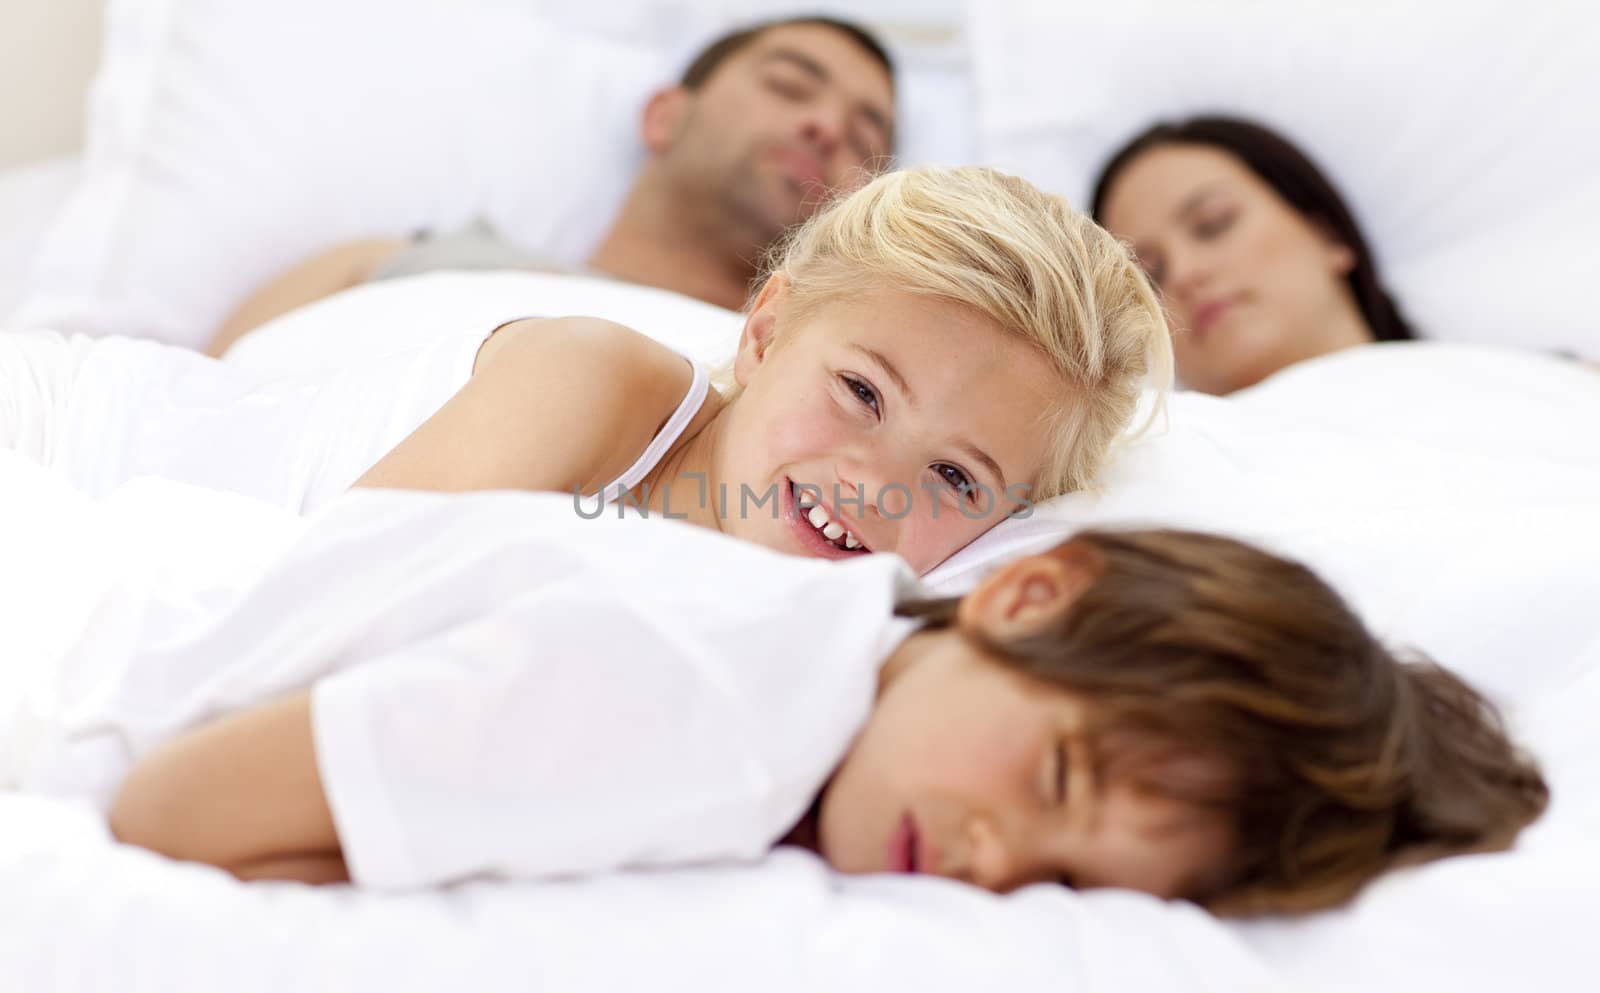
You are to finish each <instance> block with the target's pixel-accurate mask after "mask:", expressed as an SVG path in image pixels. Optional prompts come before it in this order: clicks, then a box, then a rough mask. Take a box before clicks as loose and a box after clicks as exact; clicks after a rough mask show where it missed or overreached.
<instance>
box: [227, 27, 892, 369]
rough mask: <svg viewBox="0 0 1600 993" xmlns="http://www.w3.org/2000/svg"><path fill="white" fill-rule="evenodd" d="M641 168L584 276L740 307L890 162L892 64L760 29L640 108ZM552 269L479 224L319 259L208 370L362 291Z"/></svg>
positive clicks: (268, 296)
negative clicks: (831, 199) (397, 283)
mask: <svg viewBox="0 0 1600 993" xmlns="http://www.w3.org/2000/svg"><path fill="white" fill-rule="evenodd" d="M639 135H640V138H641V140H642V141H643V143H644V145H645V148H646V149H647V151H648V158H647V160H646V161H645V164H644V166H643V167H642V168H641V169H640V170H639V174H638V176H637V177H636V178H635V180H634V183H633V186H632V188H631V189H630V190H629V192H628V196H627V199H626V200H625V201H624V202H623V204H622V207H621V209H620V211H619V212H618V214H617V217H616V219H615V220H614V221H613V223H612V225H611V227H610V229H609V230H608V231H607V232H606V234H605V236H604V237H603V238H602V239H601V240H600V243H599V245H598V246H597V247H596V248H595V249H594V251H593V252H592V253H591V254H590V256H589V258H588V259H587V260H586V262H585V263H584V266H583V269H584V271H586V272H588V273H590V274H594V275H602V276H608V277H613V278H616V279H621V280H627V281H629V282H633V283H638V284H641V285H645V286H655V287H661V288H663V289H668V290H673V291H675V292H678V293H682V294H685V295H687V296H691V297H696V298H698V299H701V300H705V301H707V302H708V303H713V304H717V305H718V306H721V307H726V308H728V309H730V310H738V309H739V308H741V307H743V306H744V304H745V301H746V298H747V296H748V294H749V290H750V283H751V280H752V279H754V278H755V276H756V274H757V272H758V270H759V268H760V265H761V261H762V258H763V257H764V255H765V254H766V252H767V250H768V249H769V248H770V247H771V246H772V245H773V244H775V243H776V242H777V241H778V240H779V239H780V238H781V237H782V236H783V234H784V233H785V232H786V231H787V230H788V229H789V228H790V227H792V226H793V225H795V224H797V223H799V222H800V221H803V220H805V219H806V218H807V217H809V216H811V214H812V213H814V212H815V211H816V209H817V208H818V207H819V206H820V205H821V204H822V203H823V202H824V201H825V200H826V199H827V195H828V194H829V193H831V192H834V191H838V190H851V189H854V188H856V187H858V186H861V185H862V184H864V183H865V182H866V181H867V180H868V179H870V178H871V176H872V174H873V173H874V171H876V170H878V169H881V168H882V167H883V166H885V165H886V164H887V163H888V160H889V156H890V155H891V153H892V152H893V149H894V78H893V65H892V63H891V62H890V60H889V56H888V54H887V53H886V52H885V51H884V49H883V47H882V46H881V45H880V44H879V43H878V42H877V41H876V40H875V39H874V38H873V37H872V36H871V35H869V34H867V33H866V32H865V31H864V30H862V29H861V28H859V27H856V26H855V25H852V24H848V23H845V22H843V21H837V20H833V19H830V18H809V17H807V18H790V19H784V20H778V21H770V22H766V23H763V24H759V25H757V26H755V27H752V28H747V29H745V30H742V31H739V32H736V33H734V34H731V35H727V36H725V37H723V38H721V39H719V40H718V41H716V42H714V43H713V44H711V45H710V46H709V47H708V48H706V49H705V50H704V51H702V52H701V53H700V54H699V56H697V57H696V58H695V60H694V61H693V62H692V63H691V64H690V66H689V68H688V69H687V70H685V72H684V74H683V76H682V78H681V79H680V80H679V82H678V83H676V84H674V85H672V86H669V87H666V88H665V89H662V90H660V91H658V92H657V93H656V94H655V95H654V96H652V97H651V98H650V100H649V102H648V103H647V104H646V105H645V108H644V112H643V114H642V115H641V118H640V122H639ZM518 268H526V269H551V268H557V269H559V268H564V267H563V266H561V265H559V264H556V263H553V262H552V261H551V260H548V259H541V258H539V257H538V256H536V255H533V254H531V253H529V252H526V251H523V250H520V249H518V248H516V247H515V246H512V245H510V244H508V243H506V242H505V241H503V240H501V238H500V237H499V236H498V235H497V234H496V233H495V232H494V230H493V229H492V228H490V227H489V226H488V225H487V224H486V223H484V222H481V221H480V222H478V223H475V224H473V225H471V226H469V227H468V228H467V229H466V230H464V231H459V232H451V233H446V234H443V235H440V236H437V237H435V236H430V235H426V234H424V235H422V236H420V237H419V238H417V239H404V238H372V239H366V240H362V241H356V242H351V243H348V244H344V245H339V246H336V247H334V248H331V249H329V250H327V251H324V252H322V253H321V254H318V255H316V256H314V257H312V258H311V259H309V260H306V261H304V262H302V263H300V264H299V265H296V266H294V267H293V268H291V269H289V270H288V271H287V272H284V273H282V274H281V275H279V276H278V277H276V278H275V279H273V280H271V281H270V282H268V283H267V284H266V285H265V286H263V287H262V288H261V289H259V290H258V291H256V293H255V294H254V295H253V296H251V297H249V298H248V299H246V300H245V301H244V303H243V304H241V305H240V306H239V307H238V308H237V309H235V310H234V312H233V313H232V314H231V315H230V316H229V317H228V319H227V320H226V321H225V322H224V323H223V325H222V327H221V328H220V329H219V330H218V332H217V334H216V335H215V337H214V338H213V339H212V341H211V343H210V344H209V345H208V346H207V348H206V351H207V353H209V354H211V355H221V354H222V353H223V352H225V351H227V350H228V348H229V347H230V346H231V345H232V344H233V343H234V342H235V341H237V340H238V339H239V338H240V337H242V336H243V335H245V334H247V333H249V332H250V331H251V330H252V329H254V328H256V327H258V326H260V325H261V324H264V323H266V322H267V321H269V320H271V319H273V318H274V317H277V316H278V315H280V314H283V313H286V312H287V311H290V310H293V309H295V308H296V307H299V306H302V305H304V304H308V303H311V302H313V301H315V300H319V299H322V298H323V297H326V296H329V295H332V294H334V293H337V292H339V291H340V290H344V289H348V288H350V287H352V286H355V285H358V284H360V283H365V282H368V281H371V280H375V279H385V278H392V277H395V276H402V275H410V274H414V273H418V272H423V271H428V270H433V269H518Z"/></svg>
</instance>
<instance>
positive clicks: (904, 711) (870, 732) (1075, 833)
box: [818, 598, 1233, 898]
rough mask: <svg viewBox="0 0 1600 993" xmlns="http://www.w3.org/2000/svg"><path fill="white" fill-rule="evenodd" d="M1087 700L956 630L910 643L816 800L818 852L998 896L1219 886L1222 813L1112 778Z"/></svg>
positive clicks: (849, 867)
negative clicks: (1009, 665) (1048, 890)
mask: <svg viewBox="0 0 1600 993" xmlns="http://www.w3.org/2000/svg"><path fill="white" fill-rule="evenodd" d="M970 599H971V598H969V601H970ZM966 606H967V605H964V608H965V607H966ZM963 613H964V614H968V613H975V611H967V610H965V609H964V611H963ZM968 620H971V619H970V618H965V617H964V623H966V622H967V621H968ZM976 620H977V622H978V623H982V618H977V619H976ZM1093 706H1094V704H1093V702H1092V701H1091V700H1088V699H1085V698H1083V697H1080V696H1077V695H1075V694H1072V693H1070V692H1068V691H1066V690H1063V689H1061V688H1059V687H1055V686H1051V685H1048V684H1046V683H1043V682H1040V681H1038V680H1035V679H1033V678H1030V677H1028V676H1025V675H1022V674H1019V673H1017V672H1014V671H1012V670H1009V669H1006V668H1003V667H1002V666H1001V665H999V664H998V663H996V662H994V661H991V660H990V659H989V658H988V657H986V656H985V655H984V654H983V653H982V652H981V651H980V650H979V649H977V648H976V647H975V646H973V645H972V644H971V643H970V642H969V641H968V639H967V638H966V637H964V636H963V635H962V634H960V633H959V632H957V631H954V630H946V631H939V632H932V633H927V634H920V635H915V636H913V637H912V638H911V639H910V640H908V641H907V642H906V643H905V645H904V646H903V647H902V649H901V650H900V652H897V653H896V656H895V657H894V658H893V659H891V661H890V663H889V664H888V665H887V666H886V667H885V670H884V677H883V679H882V681H881V686H880V692H879V698H878V702H877V706H876V707H875V708H874V711H873V714H872V716H871V718H870V719H869V721H868V724H867V726H866V727H865V728H864V729H863V731H862V733H861V735H860V736H859V737H858V738H857V740H856V742H855V744H854V745H853V746H852V748H851V750H850V753H849V754H848V755H847V756H846V758H845V760H844V762H843V763H842V764H841V765H840V767H839V769H838V770H837V772H836V773H835V775H834V778H833V780H832V781H831V782H830V784H829V786H828V787H827V789H826V790H825V792H824V793H823V797H822V804H821V809H820V815H819V823H818V843H819V845H818V847H819V848H820V850H821V853H822V855H823V857H824V858H826V859H827V860H828V862H830V863H831V864H832V865H833V866H834V867H835V868H837V869H839V870H840V871H843V872H849V873H869V872H917V873H927V874H932V875H938V876H944V877H947V878H952V879H958V880H961V881H964V882H968V883H972V884H974V885H977V886H981V887H983V888H985V889H989V890H993V891H995V892H1002V893H1003V892H1007V891H1009V890H1013V889H1016V888H1018V887H1021V886H1025V885H1028V884H1030V883H1041V882H1061V883H1065V884H1068V885H1071V886H1073V887H1076V888H1080V889H1083V888H1089V887H1101V886H1111V887H1121V888H1126V889H1135V890H1142V891H1145V892H1148V893H1153V894H1155V895H1157V896H1161V897H1167V898H1178V897H1185V896H1192V895H1196V894H1199V893H1203V892H1206V891H1208V890H1210V889H1212V888H1213V887H1215V886H1216V885H1218V884H1219V883H1220V882H1221V881H1222V874H1223V873H1224V871H1225V867H1226V865H1227V862H1228V861H1229V856H1230V855H1231V852H1232V845H1233V832H1232V826H1231V824H1230V823H1229V820H1228V818H1226V817H1225V816H1224V815H1222V814H1221V813H1218V812H1216V811H1212V810H1207V809H1205V808H1201V807H1198V806H1195V805H1191V804H1188V803H1184V802H1182V801H1178V800H1174V799H1170V798H1166V797H1161V796H1154V795H1151V794H1149V793H1146V792H1142V791H1140V790H1138V789H1137V788H1135V786H1134V785H1133V784H1131V783H1129V782H1124V781H1119V780H1118V779H1117V778H1115V777H1112V776H1110V775H1108V773H1107V770H1106V769H1105V768H1101V767H1099V765H1100V764H1099V763H1097V762H1096V759H1095V755H1094V754H1093V753H1092V751H1091V748H1090V745H1089V742H1088V741H1087V739H1086V736H1085V731H1086V728H1087V727H1088V724H1089V718H1090V717H1091V716H1092V712H1093V711H1092V708H1093ZM1175 761H1177V762H1180V763H1182V764H1183V765H1185V766H1187V765H1189V764H1191V763H1192V765H1193V769H1192V770H1191V769H1189V768H1182V769H1174V768H1170V767H1168V768H1167V769H1166V770H1165V771H1166V772H1167V773H1169V774H1172V773H1176V774H1178V775H1192V776H1195V777H1204V776H1214V775H1217V774H1218V773H1219V770H1218V769H1217V768H1216V766H1215V764H1214V763H1212V762H1209V761H1207V760H1205V759H1203V758H1199V757H1194V758H1182V759H1177V760H1175Z"/></svg>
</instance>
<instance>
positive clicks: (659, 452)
mask: <svg viewBox="0 0 1600 993" xmlns="http://www.w3.org/2000/svg"><path fill="white" fill-rule="evenodd" d="M684 361H685V362H688V363H689V368H690V369H692V370H694V377H693V379H692V380H691V381H690V383H689V392H688V393H685V394H684V396H683V400H682V401H680V402H679V404H678V407H677V409H676V410H674V411H673V412H672V416H671V417H669V418H667V423H665V424H663V425H662V426H661V430H660V431H657V432H656V436H655V437H654V438H651V439H650V444H648V445H646V446H645V449H644V451H643V452H641V453H640V454H639V457H638V458H637V459H635V460H634V462H633V465H630V466H628V468H627V469H626V470H625V471H624V472H623V473H622V475H620V476H618V477H617V478H616V479H613V480H612V481H611V482H609V483H607V484H606V485H605V488H604V489H602V490H601V491H600V496H601V500H602V503H603V504H610V503H612V502H614V501H615V500H617V499H618V498H619V497H621V496H622V494H623V493H625V492H627V491H628V490H631V489H633V488H634V487H635V486H637V485H639V481H640V480H642V479H644V477H645V476H646V475H648V474H649V472H650V470H651V469H654V468H655V467H656V463H657V462H660V461H661V457H662V456H663V455H666V454H667V450H668V449H670V448H671V447H672V446H673V444H674V443H675V442H676V441H677V440H678V438H679V437H680V436H681V435H682V434H683V429H684V428H686V427H688V426H689V422H690V421H692V420H694V415H695V414H697V413H699V412H700V407H701V405H702V404H704V403H705V399H706V393H707V391H708V390H709V389H710V387H711V376H710V374H708V373H707V372H706V370H705V367H704V366H702V365H700V363H698V362H696V361H694V360H693V359H690V358H689V357H688V356H685V357H684Z"/></svg>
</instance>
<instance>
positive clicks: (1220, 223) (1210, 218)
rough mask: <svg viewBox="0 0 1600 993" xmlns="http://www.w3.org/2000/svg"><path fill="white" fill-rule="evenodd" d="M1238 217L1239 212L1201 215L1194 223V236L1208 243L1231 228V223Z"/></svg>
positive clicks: (1226, 211)
mask: <svg viewBox="0 0 1600 993" xmlns="http://www.w3.org/2000/svg"><path fill="white" fill-rule="evenodd" d="M1238 216H1239V212H1238V211H1236V210H1225V211H1219V212H1217V213H1214V214H1206V215H1203V216H1201V217H1200V218H1199V219H1198V220H1196V221H1195V222H1194V236H1195V237H1196V238H1199V239H1200V240H1201V241H1210V240H1211V239H1212V238H1215V237H1217V236H1218V235H1221V234H1224V233H1225V232H1226V231H1227V230H1228V229H1229V228H1231V227H1233V222H1234V220H1235V219H1237V218H1238Z"/></svg>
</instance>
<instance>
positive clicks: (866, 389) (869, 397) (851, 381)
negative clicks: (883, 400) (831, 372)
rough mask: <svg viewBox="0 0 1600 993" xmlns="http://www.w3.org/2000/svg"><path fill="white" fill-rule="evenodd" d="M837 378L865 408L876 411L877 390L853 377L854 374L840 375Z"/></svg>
mask: <svg viewBox="0 0 1600 993" xmlns="http://www.w3.org/2000/svg"><path fill="white" fill-rule="evenodd" d="M839 380H840V381H841V382H843V383H844V385H845V388H846V389H848V390H849V391H850V392H851V393H852V394H854V395H855V398H856V399H857V400H860V401H861V402H862V404H864V405H865V406H866V407H867V409H869V410H871V411H872V412H873V413H874V414H876V413H877V412H878V391H877V390H874V389H873V388H872V387H871V386H868V385H867V384H866V383H864V382H862V381H861V380H859V379H857V378H855V377H854V376H840V377H839Z"/></svg>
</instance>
